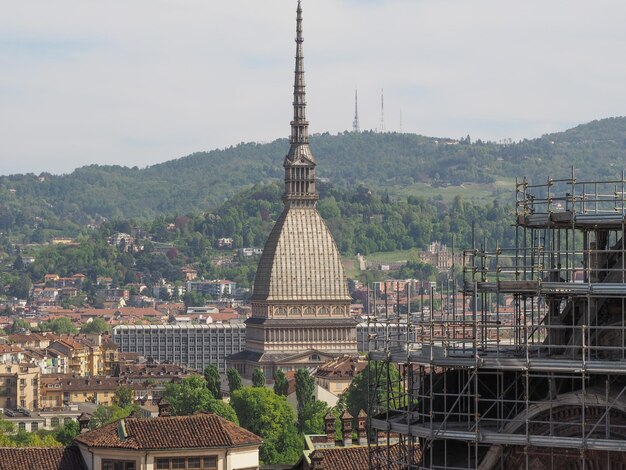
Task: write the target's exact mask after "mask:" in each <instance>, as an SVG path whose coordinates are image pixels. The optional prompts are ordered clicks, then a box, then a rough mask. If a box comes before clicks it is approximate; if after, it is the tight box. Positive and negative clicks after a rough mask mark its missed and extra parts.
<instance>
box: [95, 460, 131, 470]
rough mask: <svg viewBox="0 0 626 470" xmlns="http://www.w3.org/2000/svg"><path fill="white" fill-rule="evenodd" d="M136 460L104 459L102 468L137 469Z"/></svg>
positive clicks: (114, 469)
mask: <svg viewBox="0 0 626 470" xmlns="http://www.w3.org/2000/svg"><path fill="white" fill-rule="evenodd" d="M135 468H136V467H135V461H134V460H103V461H102V470H135Z"/></svg>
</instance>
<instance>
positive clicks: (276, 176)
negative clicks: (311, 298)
mask: <svg viewBox="0 0 626 470" xmlns="http://www.w3.org/2000/svg"><path fill="white" fill-rule="evenodd" d="M288 146H289V143H288V141H287V140H286V139H279V140H276V141H274V142H272V143H269V144H256V143H246V144H239V145H237V146H234V147H230V148H227V149H223V150H213V151H210V152H198V153H195V154H192V155H189V156H187V157H183V158H179V159H176V160H172V161H169V162H166V163H162V164H158V165H153V166H150V167H147V168H144V169H139V168H136V167H135V168H126V167H120V166H98V165H90V166H85V167H82V168H79V169H77V170H75V171H74V172H72V173H70V174H67V175H50V174H43V175H34V174H25V175H10V176H2V177H0V232H7V231H12V232H13V233H15V232H16V231H20V230H21V231H24V232H29V233H30V235H31V236H30V237H29V238H32V239H33V240H34V241H37V240H38V239H40V238H45V237H47V236H49V235H50V234H51V233H57V232H59V233H61V232H64V233H66V232H72V231H73V232H76V231H79V230H81V229H82V228H84V227H85V226H86V225H87V224H89V223H92V222H99V221H101V220H102V219H104V218H106V219H111V218H139V219H152V218H155V217H156V216H159V215H162V214H183V213H200V212H204V211H208V210H213V209H214V208H216V207H218V206H220V205H221V204H222V203H223V202H224V201H225V200H226V199H229V198H231V197H232V196H234V195H235V194H237V193H238V192H240V191H242V190H243V189H246V188H249V187H251V186H252V185H254V184H259V183H268V182H279V181H280V180H281V178H282V159H283V156H284V155H285V153H286V152H287V150H288ZM311 146H312V148H313V153H314V154H315V156H316V157H317V161H318V163H319V171H318V176H319V177H320V178H322V179H327V180H329V181H330V182H331V184H332V185H333V186H334V187H337V188H346V187H354V186H356V185H358V184H361V183H362V184H364V185H365V186H368V187H373V188H376V189H377V190H379V191H380V190H382V191H387V192H388V193H389V194H390V195H391V196H392V198H393V197H401V198H403V199H405V198H406V196H408V195H415V194H418V195H423V194H425V193H426V194H430V195H433V194H437V193H438V192H440V193H441V192H444V191H448V192H450V194H458V193H463V191H466V194H467V196H466V199H471V198H472V197H473V196H475V198H476V199H483V200H484V198H485V197H486V196H491V195H495V194H496V193H497V192H498V191H503V190H504V189H503V188H507V187H508V189H507V192H509V190H512V189H513V188H512V187H510V183H511V180H512V179H513V178H515V177H523V176H528V177H529V178H531V179H533V180H537V179H540V180H545V179H546V178H547V176H548V175H550V176H554V177H563V176H565V175H568V174H569V172H570V167H571V166H572V165H573V166H575V167H576V168H577V174H578V175H582V174H584V175H585V178H598V177H618V176H620V175H621V171H622V168H623V167H624V161H625V159H624V157H625V155H626V118H624V117H619V118H609V119H602V120H599V121H593V122H591V123H588V124H584V125H580V126H577V127H575V128H573V129H570V130H567V131H565V132H561V133H556V134H549V135H545V136H542V137H540V138H537V139H531V140H523V141H521V142H517V143H510V144H506V145H502V144H496V143H492V142H481V141H476V142H471V141H470V139H467V138H466V139H461V140H460V141H456V140H452V139H446V138H440V139H438V138H431V137H424V136H419V135H413V134H397V133H385V134H376V133H372V132H364V133H360V134H354V133H344V134H340V135H329V134H322V135H316V136H313V137H312V138H311ZM503 182H506V183H503ZM461 185H463V187H461ZM467 188H470V189H469V190H468V189H467ZM472 189H473V190H474V193H472ZM507 197H508V196H507Z"/></svg>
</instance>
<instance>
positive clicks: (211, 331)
mask: <svg viewBox="0 0 626 470" xmlns="http://www.w3.org/2000/svg"><path fill="white" fill-rule="evenodd" d="M113 341H114V342H115V343H116V344H117V345H118V346H119V348H120V352H133V353H138V354H140V355H142V356H144V357H147V358H153V359H154V360H156V361H159V362H165V361H167V362H172V363H177V364H184V365H186V366H188V367H190V368H193V369H197V370H203V369H204V368H205V367H206V366H208V365H209V364H214V365H216V366H217V367H218V369H219V370H220V372H225V371H226V357H227V356H229V355H231V354H235V353H237V352H239V351H243V350H244V349H245V344H246V327H245V325H244V324H243V323H212V324H209V325H191V324H175V325H119V326H116V327H115V328H113Z"/></svg>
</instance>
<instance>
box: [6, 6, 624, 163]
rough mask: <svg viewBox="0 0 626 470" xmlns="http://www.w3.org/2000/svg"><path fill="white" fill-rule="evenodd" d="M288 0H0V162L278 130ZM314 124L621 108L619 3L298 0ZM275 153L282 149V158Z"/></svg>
mask: <svg viewBox="0 0 626 470" xmlns="http://www.w3.org/2000/svg"><path fill="white" fill-rule="evenodd" d="M295 7H296V1H295V0H220V1H218V0H124V1H119V0H107V1H94V0H76V1H68V0H55V1H50V0H28V1H13V2H11V1H8V0H7V1H4V2H3V5H2V14H1V15H0V174H7V173H15V172H34V173H39V172H42V171H50V172H53V173H64V172H70V171H71V170H72V169H74V168H76V167H79V166H83V165H87V164H91V163H100V164H104V163H111V164H122V165H127V166H134V165H137V166H139V167H143V166H147V165H150V164H153V163H157V162H161V161H166V160H170V159H172V158H178V157H181V156H184V155H187V154H189V153H192V152H194V151H201V150H210V149H214V148H223V147H227V146H230V145H234V144H237V143H239V142H244V141H261V142H264V141H271V140H273V139H275V138H278V137H282V136H285V137H286V136H287V135H288V132H289V120H290V117H291V92H292V83H293V72H292V71H293V56H294V51H295V44H294V42H293V39H294V36H295ZM303 7H304V37H305V43H304V51H305V67H306V73H307V86H308V88H307V98H308V104H309V106H308V117H309V120H310V122H311V132H325V131H329V132H331V133H337V132H340V131H343V130H346V129H350V128H351V126H352V119H353V113H354V89H355V87H357V88H358V91H359V112H360V118H361V128H362V129H375V128H377V127H378V126H379V122H380V90H381V88H384V90H385V124H386V129H387V130H389V131H393V130H400V116H401V115H402V130H403V131H405V132H416V133H420V134H425V135H430V136H442V137H461V136H464V135H466V134H470V135H471V136H472V137H473V138H483V139H491V140H499V139H502V138H513V139H520V138H524V137H529V138H531V137H537V136H540V135H541V134H544V133H547V132H552V131H558V130H564V129H566V128H568V127H572V126H574V125H576V124H579V123H583V122H587V121H590V120H593V119H598V118H602V117H609V116H617V115H624V114H626V60H624V54H625V51H626V2H624V1H623V0H614V1H612V0H594V1H589V0H524V1H519V0H515V1H513V0H304V2H303ZM277 158H278V159H281V158H282V155H277Z"/></svg>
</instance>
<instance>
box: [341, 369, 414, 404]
mask: <svg viewBox="0 0 626 470" xmlns="http://www.w3.org/2000/svg"><path fill="white" fill-rule="evenodd" d="M376 378H378V382H379V383H381V382H380V381H381V380H388V379H389V381H390V383H391V387H390V388H389V389H390V390H391V391H392V394H393V395H395V396H396V397H399V396H400V393H399V390H398V388H399V387H400V386H401V385H400V374H399V373H398V369H396V367H395V366H394V365H390V364H389V363H383V362H370V363H368V364H367V366H366V367H365V369H363V371H362V372H361V373H360V374H359V375H357V376H356V377H355V378H354V379H352V382H351V383H350V386H349V387H348V389H347V390H346V392H345V393H344V394H343V396H342V397H341V398H342V402H343V403H345V408H346V409H347V410H348V412H349V413H350V414H351V415H352V416H357V415H358V414H359V412H360V411H361V410H364V411H365V412H366V413H367V414H368V415H370V414H371V412H372V408H373V407H374V406H377V407H378V408H379V409H382V410H383V411H384V410H385V409H386V408H387V406H386V404H387V403H388V401H389V400H390V399H391V400H393V397H390V396H388V395H387V392H385V391H384V390H383V387H378V389H376V388H375V387H374V384H375V383H376ZM368 397H369V403H368ZM401 405H405V404H404V403H395V404H393V407H394V408H397V407H399V406H401Z"/></svg>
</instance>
